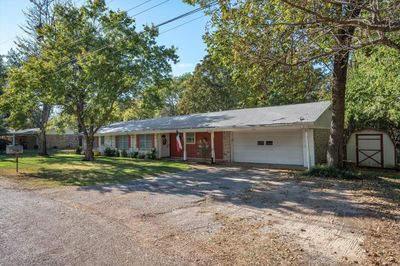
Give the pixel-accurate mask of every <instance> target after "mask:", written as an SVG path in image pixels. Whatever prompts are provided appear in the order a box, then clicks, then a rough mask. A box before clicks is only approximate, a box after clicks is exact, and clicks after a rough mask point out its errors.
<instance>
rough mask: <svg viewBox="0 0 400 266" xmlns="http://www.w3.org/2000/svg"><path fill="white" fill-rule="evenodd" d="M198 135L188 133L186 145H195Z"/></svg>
mask: <svg viewBox="0 0 400 266" xmlns="http://www.w3.org/2000/svg"><path fill="white" fill-rule="evenodd" d="M195 143H196V134H195V133H194V132H191V133H186V144H195Z"/></svg>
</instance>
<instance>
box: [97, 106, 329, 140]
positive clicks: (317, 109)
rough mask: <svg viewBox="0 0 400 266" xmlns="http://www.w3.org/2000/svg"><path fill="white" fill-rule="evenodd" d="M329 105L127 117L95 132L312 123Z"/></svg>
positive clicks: (108, 132)
mask: <svg viewBox="0 0 400 266" xmlns="http://www.w3.org/2000/svg"><path fill="white" fill-rule="evenodd" d="M329 106H330V102H328V101H325V102H314V103H304V104H292V105H280V106H271V107H262V108H248V109H238V110H229V111H221V112H211V113H202V114H191V115H182V116H174V117H161V118H154V119H146V120H131V121H126V122H119V123H114V124H111V125H108V126H104V127H102V128H100V129H99V131H98V132H97V134H113V133H116V134H118V133H128V132H137V131H142V132H143V131H163V130H165V131H167V130H179V129H180V130H182V129H200V128H203V129H204V128H210V129H211V128H220V129H224V128H226V129H228V128H248V127H263V126H264V127H265V126H279V125H300V124H308V125H310V124H312V123H314V122H315V121H316V120H317V119H318V118H319V117H320V116H321V115H322V113H323V112H324V111H325V110H327V109H328V108H329Z"/></svg>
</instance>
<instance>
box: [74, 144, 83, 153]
mask: <svg viewBox="0 0 400 266" xmlns="http://www.w3.org/2000/svg"><path fill="white" fill-rule="evenodd" d="M75 154H78V155H81V154H82V147H81V146H78V147H76V149H75Z"/></svg>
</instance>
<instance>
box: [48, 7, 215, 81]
mask: <svg viewBox="0 0 400 266" xmlns="http://www.w3.org/2000/svg"><path fill="white" fill-rule="evenodd" d="M167 1H169V0H167ZM216 3H217V1H214V2H212V3H210V5H208V6H207V7H211V6H213V5H215V4H216ZM201 10H204V8H202V7H200V8H197V9H194V10H191V11H189V12H186V13H184V14H181V15H179V16H176V17H174V18H172V19H169V20H167V21H164V22H162V23H160V24H158V25H156V26H155V28H159V27H161V26H164V25H167V24H169V23H172V22H174V21H176V20H179V19H182V18H184V17H186V16H189V15H192V14H195V13H197V12H200V11H201ZM203 16H204V15H203ZM203 16H201V17H203ZM201 17H198V18H195V19H193V20H191V21H187V22H185V23H182V24H180V25H177V26H176V27H174V28H171V29H168V30H166V31H165V32H163V33H166V32H168V31H171V30H174V29H176V28H178V27H181V26H183V25H186V24H188V23H190V22H192V21H194V20H197V19H200V18H201ZM144 32H145V31H144V30H143V31H141V32H139V34H141V33H144ZM159 35H161V33H160V34H159ZM113 45H114V43H111V44H108V45H105V46H103V47H100V48H98V49H96V50H93V51H91V52H90V54H86V55H83V56H82V57H81V58H82V59H85V58H86V57H87V56H89V55H92V54H93V53H97V52H100V51H102V50H104V49H106V48H109V47H112V46H113ZM71 61H72V59H71ZM71 61H69V62H65V63H63V64H62V65H61V67H63V66H64V65H70V64H71ZM87 62H90V61H87ZM65 69H66V68H61V69H59V70H57V71H55V72H53V73H52V74H53V75H54V74H57V73H59V72H62V71H64V70H65ZM42 77H46V75H43V76H42Z"/></svg>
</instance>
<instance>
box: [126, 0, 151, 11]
mask: <svg viewBox="0 0 400 266" xmlns="http://www.w3.org/2000/svg"><path fill="white" fill-rule="evenodd" d="M151 1H153V0H147V1H144V2H143V3H141V4H138V5H136V6H134V7H132V8H129V9H127V10H126V12H129V11H131V10H134V9H136V8H138V7H141V6H142V5H145V4H147V3H148V2H151Z"/></svg>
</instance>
